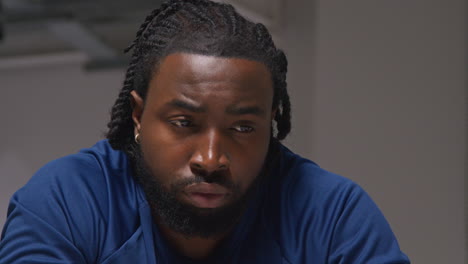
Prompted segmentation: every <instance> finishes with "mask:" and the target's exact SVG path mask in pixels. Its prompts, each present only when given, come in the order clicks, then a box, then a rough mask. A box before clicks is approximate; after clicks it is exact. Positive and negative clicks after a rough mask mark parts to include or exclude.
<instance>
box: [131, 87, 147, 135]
mask: <svg viewBox="0 0 468 264" xmlns="http://www.w3.org/2000/svg"><path fill="white" fill-rule="evenodd" d="M130 95H131V105H132V109H133V110H132V120H133V127H134V128H135V135H136V134H137V133H139V131H140V128H141V125H140V124H141V116H142V115H143V106H144V102H143V99H141V97H140V95H139V94H138V93H137V92H136V91H135V90H133V91H131V92H130Z"/></svg>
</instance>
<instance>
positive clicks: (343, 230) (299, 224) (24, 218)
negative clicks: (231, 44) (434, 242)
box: [0, 140, 409, 264]
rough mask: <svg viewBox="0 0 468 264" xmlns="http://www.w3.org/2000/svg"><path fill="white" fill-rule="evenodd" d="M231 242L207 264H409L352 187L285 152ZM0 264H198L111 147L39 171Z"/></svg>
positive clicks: (25, 191)
mask: <svg viewBox="0 0 468 264" xmlns="http://www.w3.org/2000/svg"><path fill="white" fill-rule="evenodd" d="M280 149H281V150H280V152H281V154H280V157H279V162H277V163H275V167H274V169H273V170H272V173H271V175H268V181H267V184H262V185H261V186H259V188H258V190H257V193H256V195H255V197H254V199H252V200H251V201H250V204H249V206H248V209H247V210H246V212H245V213H244V215H243V216H242V218H241V220H240V222H239V224H238V225H237V226H236V227H235V228H234V230H233V232H232V233H231V234H230V236H229V237H228V238H227V239H226V240H225V241H224V242H223V243H222V244H221V245H220V246H219V248H217V250H216V253H215V254H214V255H213V256H211V257H210V259H209V260H206V261H204V262H200V263H223V264H228V263H268V264H279V263H282V264H285V263H289V264H296V263H312V264H321V263H336V264H338V263H343V264H353V263H358V264H362V263H366V264H385V263H388V264H390V263H392V264H396V263H409V260H408V258H407V257H406V256H405V255H404V254H403V253H402V252H401V250H400V248H399V246H398V243H397V240H396V239H395V236H394V234H393V233H392V231H391V229H390V226H389V225H388V223H387V221H386V220H385V218H384V217H383V215H382V213H381V212H380V211H379V209H378V208H377V206H376V205H375V204H374V203H373V202H372V200H371V199H370V197H369V196H368V195H367V194H366V193H365V192H364V191H363V190H362V189H361V188H360V187H359V186H358V185H356V184H355V183H353V182H352V181H350V180H348V179H346V178H343V177H341V176H338V175H335V174H332V173H330V172H327V171H325V170H323V169H321V168H320V167H319V166H317V165H316V164H315V163H313V162H311V161H309V160H306V159H303V158H301V157H299V156H298V155H296V154H294V153H292V152H291V151H289V150H288V149H287V148H285V147H283V146H281V147H280ZM0 263H2V264H3V263H8V264H13V263H48V264H50V263H103V264H118V263H122V264H129V263H135V264H136V263H151V264H153V263H157V264H165V263H171V264H172V263H197V262H196V261H193V260H189V259H187V258H184V257H183V256H180V255H179V254H178V253H177V252H176V251H175V250H174V249H173V248H172V247H171V246H170V245H169V243H167V241H165V238H164V237H163V236H162V235H161V234H160V233H159V230H158V228H157V226H156V225H155V224H154V222H153V220H152V216H151V211H150V208H149V206H148V203H147V201H146V199H145V194H144V192H143V190H142V188H141V186H140V185H139V184H137V183H136V182H135V180H134V178H133V176H132V171H131V168H130V166H129V163H128V159H127V156H126V155H125V154H124V153H123V152H121V151H116V150H113V149H112V148H111V147H110V145H109V143H108V142H107V141H106V140H103V141H100V142H98V143H97V144H96V145H95V146H93V147H92V148H89V149H84V150H82V151H80V152H79V153H77V154H74V155H70V156H67V157H64V158H60V159H58V160H55V161H52V162H50V163H49V164H47V165H45V166H44V167H43V168H41V169H40V170H39V171H38V172H37V173H36V174H35V175H34V176H33V177H32V178H31V180H30V181H29V182H28V183H27V184H26V185H25V186H24V187H23V188H21V189H20V190H18V191H17V192H16V193H15V194H14V195H13V197H12V198H11V201H10V205H9V208H8V217H7V221H6V223H5V226H4V228H3V232H2V237H1V241H0Z"/></svg>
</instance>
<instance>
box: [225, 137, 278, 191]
mask: <svg viewBox="0 0 468 264" xmlns="http://www.w3.org/2000/svg"><path fill="white" fill-rule="evenodd" d="M269 139H270V138H269V135H268V136H265V137H263V138H262V139H259V140H256V141H253V142H251V143H250V144H248V145H247V146H245V147H243V148H242V149H241V150H239V151H238V152H237V153H236V155H235V157H233V162H232V164H231V165H232V166H231V172H232V175H233V178H234V181H237V182H238V183H240V184H241V186H242V187H243V189H246V188H247V187H248V186H249V185H250V184H251V183H252V182H253V181H254V180H255V178H256V177H257V176H258V175H259V173H260V172H261V170H262V169H263V165H264V162H265V158H266V156H267V152H268V145H269V141H270V140H269Z"/></svg>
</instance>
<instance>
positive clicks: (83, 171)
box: [13, 141, 124, 210]
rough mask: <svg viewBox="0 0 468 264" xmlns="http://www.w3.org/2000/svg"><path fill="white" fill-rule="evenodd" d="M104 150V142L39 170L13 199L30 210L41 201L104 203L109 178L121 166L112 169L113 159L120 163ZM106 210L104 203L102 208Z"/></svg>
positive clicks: (108, 151)
mask: <svg viewBox="0 0 468 264" xmlns="http://www.w3.org/2000/svg"><path fill="white" fill-rule="evenodd" d="M120 156H121V155H120V154H118V153H115V151H114V152H111V151H110V150H108V149H107V144H106V141H100V142H98V143H97V144H96V145H94V146H93V147H91V148H88V149H83V150H81V151H80V152H78V153H75V154H72V155H68V156H65V157H62V158H59V159H56V160H54V161H51V162H49V163H47V164H46V165H44V166H43V167H42V168H40V169H39V170H38V171H37V172H36V173H35V174H34V175H33V176H32V177H31V179H30V180H29V181H28V182H27V183H26V185H25V186H24V187H22V188H21V189H20V190H18V191H17V192H16V193H15V195H14V196H13V198H14V199H15V200H16V201H17V202H19V203H21V204H23V205H27V206H28V205H29V206H31V207H32V208H33V210H34V208H36V206H40V205H41V204H43V203H41V201H44V200H58V201H63V202H68V203H73V202H83V200H87V199H93V201H94V202H98V203H99V202H101V201H104V200H106V197H107V191H108V189H109V177H112V176H113V175H114V174H115V173H116V172H118V171H119V170H122V169H123V167H124V166H118V167H116V166H113V165H114V164H112V160H113V159H116V158H117V159H123V157H120ZM101 205H102V206H105V203H102V204H101Z"/></svg>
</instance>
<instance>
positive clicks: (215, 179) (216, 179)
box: [171, 173, 240, 192]
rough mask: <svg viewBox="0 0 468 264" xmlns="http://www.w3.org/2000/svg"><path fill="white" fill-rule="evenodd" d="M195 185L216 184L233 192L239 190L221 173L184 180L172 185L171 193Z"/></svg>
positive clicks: (194, 176) (195, 176)
mask: <svg viewBox="0 0 468 264" xmlns="http://www.w3.org/2000/svg"><path fill="white" fill-rule="evenodd" d="M197 183H211V184H218V185H220V186H223V187H224V188H226V189H228V190H230V191H233V192H237V191H238V190H239V189H240V188H239V186H238V185H237V184H235V183H234V182H233V181H231V180H230V179H229V178H228V177H226V175H225V174H222V173H212V174H211V175H209V176H200V175H193V176H191V177H189V178H185V179H182V180H179V181H177V182H175V183H172V184H171V189H172V190H173V191H179V190H182V189H183V188H185V187H187V186H189V185H192V184H197Z"/></svg>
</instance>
